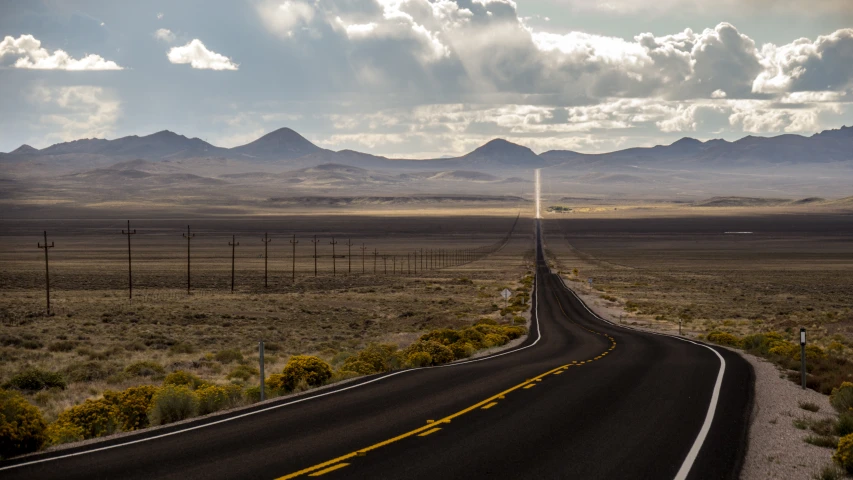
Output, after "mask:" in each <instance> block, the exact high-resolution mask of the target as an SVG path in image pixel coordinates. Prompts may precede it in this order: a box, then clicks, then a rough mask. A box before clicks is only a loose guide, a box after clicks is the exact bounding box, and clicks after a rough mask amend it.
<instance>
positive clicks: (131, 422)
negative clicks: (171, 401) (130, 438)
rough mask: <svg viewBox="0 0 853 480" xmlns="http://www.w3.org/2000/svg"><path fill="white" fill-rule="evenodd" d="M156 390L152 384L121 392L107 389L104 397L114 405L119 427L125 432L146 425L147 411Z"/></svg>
mask: <svg viewBox="0 0 853 480" xmlns="http://www.w3.org/2000/svg"><path fill="white" fill-rule="evenodd" d="M157 391H158V387H155V386H153V385H142V386H139V387H131V388H128V389H127V390H124V391H123V392H113V391H110V390H107V391H106V392H104V399H105V400H106V401H108V402H110V403H112V404H113V405H114V406H115V407H116V410H117V411H118V419H119V422H120V423H121V429H122V430H123V431H126V432H127V431H131V430H139V429H140V428H146V427H148V425H149V423H150V422H149V418H148V412H149V410H151V406H152V405H153V399H154V395H155V394H156V393H157Z"/></svg>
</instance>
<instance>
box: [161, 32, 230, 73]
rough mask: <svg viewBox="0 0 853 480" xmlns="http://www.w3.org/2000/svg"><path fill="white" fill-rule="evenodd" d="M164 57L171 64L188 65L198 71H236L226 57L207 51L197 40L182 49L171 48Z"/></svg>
mask: <svg viewBox="0 0 853 480" xmlns="http://www.w3.org/2000/svg"><path fill="white" fill-rule="evenodd" d="M166 55H167V56H168V58H169V61H170V62H172V63H177V64H184V63H188V64H190V65H191V66H192V67H193V68H198V69H206V70H237V68H238V65H237V64H236V63H234V62H232V61H231V59H229V58H228V57H226V56H224V55H220V54H218V53H216V52H212V51H210V50H208V49H207V47H205V46H204V44H203V43H201V40H199V39H197V38H195V39H193V40H192V41H191V42H189V43H187V44H186V45H184V46H182V47H172V48H171V49H170V50H169V52H168V53H167V54H166Z"/></svg>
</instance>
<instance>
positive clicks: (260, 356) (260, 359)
mask: <svg viewBox="0 0 853 480" xmlns="http://www.w3.org/2000/svg"><path fill="white" fill-rule="evenodd" d="M258 363H259V364H260V367H261V401H262V402H263V401H264V380H265V378H266V377H264V341H263V340H261V341H260V342H258Z"/></svg>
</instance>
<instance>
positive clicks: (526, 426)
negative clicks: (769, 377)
mask: <svg viewBox="0 0 853 480" xmlns="http://www.w3.org/2000/svg"><path fill="white" fill-rule="evenodd" d="M539 251H540V253H538V260H537V269H536V274H537V275H536V289H535V303H534V313H535V315H534V321H533V323H532V326H531V329H530V334H529V336H528V338H527V340H526V341H525V342H524V343H522V344H521V345H520V346H518V347H516V348H514V349H512V350H508V351H505V352H502V353H500V354H498V355H494V356H491V357H487V358H484V359H478V360H474V361H468V362H462V363H457V364H451V365H445V366H440V367H432V368H424V369H416V370H404V371H399V372H393V373H391V374H383V375H375V376H371V377H366V378H363V379H359V380H358V381H356V382H351V383H348V384H345V385H341V386H339V387H335V388H331V389H326V390H322V391H317V392H314V393H313V394H310V395H306V396H302V397H298V398H290V399H282V400H280V401H277V402H273V403H268V404H265V405H262V406H256V407H255V408H253V409H248V410H243V411H241V412H238V413H236V414H231V415H227V416H218V417H213V418H210V419H205V420H199V421H195V422H192V423H189V424H183V425H180V426H173V427H167V428H163V429H158V430H155V431H150V432H141V433H138V434H135V435H129V436H125V437H123V438H120V439H114V440H108V441H105V442H98V443H95V444H92V445H88V446H86V447H82V448H78V449H71V450H63V451H60V452H54V453H48V454H42V455H37V456H30V457H27V458H24V459H19V460H17V461H11V462H4V463H2V464H0V478H3V479H6V478H8V479H13V478H26V479H33V478H62V479H76V478H79V479H93V478H110V479H113V478H122V479H135V478H140V479H142V478H144V479H149V478H174V479H180V480H189V479H196V478H198V479H214V478H240V479H254V478H258V479H275V478H298V477H299V478H306V477H310V476H322V477H324V478H329V479H333V478H364V479H377V478H383V479H384V478H394V479H396V478H405V479H420V478H423V479H435V478H453V479H456V478H460V479H461V478H465V479H469V478H507V479H528V478H529V479H548V478H572V479H631V478H637V479H656V478H661V479H674V478H679V479H683V478H689V479H704V478H708V479H728V478H732V479H733V478H737V477H738V474H739V471H740V466H741V462H742V460H743V457H744V453H745V449H746V438H747V436H746V434H747V428H748V416H749V411H750V409H751V406H752V391H753V383H754V382H753V372H752V369H751V367H750V366H749V364H748V363H747V362H746V361H744V360H743V359H741V358H740V357H739V356H738V355H736V354H734V353H731V352H729V351H727V350H725V349H722V348H718V347H712V346H706V345H703V344H701V343H698V342H693V341H688V340H685V339H679V338H675V337H671V336H664V335H657V334H652V333H645V332H639V331H635V330H630V329H627V328H623V327H620V326H617V325H613V324H610V323H608V322H605V321H604V320H601V319H599V318H597V317H596V316H595V315H593V314H592V313H591V312H590V311H588V310H587V309H586V307H585V306H584V305H583V303H582V302H581V301H580V300H579V299H578V298H577V297H576V296H574V294H573V293H572V292H571V291H570V290H568V289H567V288H566V287H565V285H564V284H563V283H562V282H561V280H560V279H559V278H558V277H557V276H556V275H553V274H551V272H550V271H549V270H548V268H547V266H546V264H545V262H544V260H543V258H542V254H541V249H539Z"/></svg>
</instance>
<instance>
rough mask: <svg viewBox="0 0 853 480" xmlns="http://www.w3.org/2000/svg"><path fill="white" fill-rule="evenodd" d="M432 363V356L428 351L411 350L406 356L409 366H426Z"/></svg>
mask: <svg viewBox="0 0 853 480" xmlns="http://www.w3.org/2000/svg"><path fill="white" fill-rule="evenodd" d="M431 364H432V356H431V355H430V354H429V353H427V352H410V353H409V354H408V355H407V356H406V365H408V366H409V367H414V368H417V367H426V366H428V365H431Z"/></svg>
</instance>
